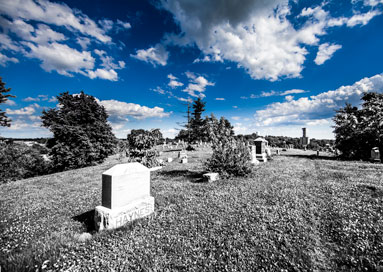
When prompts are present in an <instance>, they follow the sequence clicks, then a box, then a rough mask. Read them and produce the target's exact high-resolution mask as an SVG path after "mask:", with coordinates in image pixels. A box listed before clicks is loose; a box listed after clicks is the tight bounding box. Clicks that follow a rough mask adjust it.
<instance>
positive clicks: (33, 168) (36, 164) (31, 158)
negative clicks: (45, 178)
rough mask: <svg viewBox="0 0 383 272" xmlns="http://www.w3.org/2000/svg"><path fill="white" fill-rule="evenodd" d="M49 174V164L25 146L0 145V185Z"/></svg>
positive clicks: (35, 151)
mask: <svg viewBox="0 0 383 272" xmlns="http://www.w3.org/2000/svg"><path fill="white" fill-rule="evenodd" d="M49 172H50V163H49V162H47V161H45V160H44V158H43V156H42V155H41V154H40V153H39V152H38V150H36V149H34V148H32V147H28V146H27V145H25V144H4V143H1V144H0V183H5V182H8V181H13V180H18V179H23V178H29V177H34V176H39V175H43V174H47V173H49Z"/></svg>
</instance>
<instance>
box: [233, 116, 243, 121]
mask: <svg viewBox="0 0 383 272" xmlns="http://www.w3.org/2000/svg"><path fill="white" fill-rule="evenodd" d="M231 119H233V120H235V121H238V120H239V119H241V117H239V116H232V117H231Z"/></svg>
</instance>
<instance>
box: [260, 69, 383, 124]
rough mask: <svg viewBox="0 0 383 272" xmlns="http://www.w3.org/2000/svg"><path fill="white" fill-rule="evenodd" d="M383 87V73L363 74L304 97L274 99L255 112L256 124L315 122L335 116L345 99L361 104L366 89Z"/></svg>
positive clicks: (377, 89)
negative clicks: (329, 88)
mask: <svg viewBox="0 0 383 272" xmlns="http://www.w3.org/2000/svg"><path fill="white" fill-rule="evenodd" d="M368 91H376V92H382V91H383V74H378V75H375V76H373V77H370V78H363V79H361V80H360V81H358V82H355V83H354V84H353V85H349V86H341V87H339V88H338V89H336V90H335V91H327V92H324V93H321V94H318V95H315V96H310V97H302V98H300V99H298V100H291V101H287V102H283V103H272V104H270V105H268V106H267V107H266V109H264V110H259V111H257V112H256V114H255V115H254V118H255V122H256V125H257V126H261V127H262V126H276V125H298V124H299V125H303V124H308V123H310V124H313V122H317V120H321V119H328V118H331V117H332V116H334V114H335V110H337V109H339V108H341V107H344V105H345V103H346V102H347V103H351V104H353V105H359V104H360V97H361V95H362V94H363V93H364V92H368Z"/></svg>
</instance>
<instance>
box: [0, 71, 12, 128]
mask: <svg viewBox="0 0 383 272" xmlns="http://www.w3.org/2000/svg"><path fill="white" fill-rule="evenodd" d="M10 91H11V88H8V89H6V88H5V82H3V80H2V78H1V77H0V104H3V103H5V102H7V100H8V97H15V96H13V95H11V94H6V93H8V92H10ZM11 121H12V120H11V119H9V118H8V117H7V116H6V115H5V112H4V111H2V110H1V109H0V126H3V127H9V126H11Z"/></svg>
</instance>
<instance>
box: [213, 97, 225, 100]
mask: <svg viewBox="0 0 383 272" xmlns="http://www.w3.org/2000/svg"><path fill="white" fill-rule="evenodd" d="M215 100H218V101H225V98H222V97H217V98H216V99H215Z"/></svg>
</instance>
